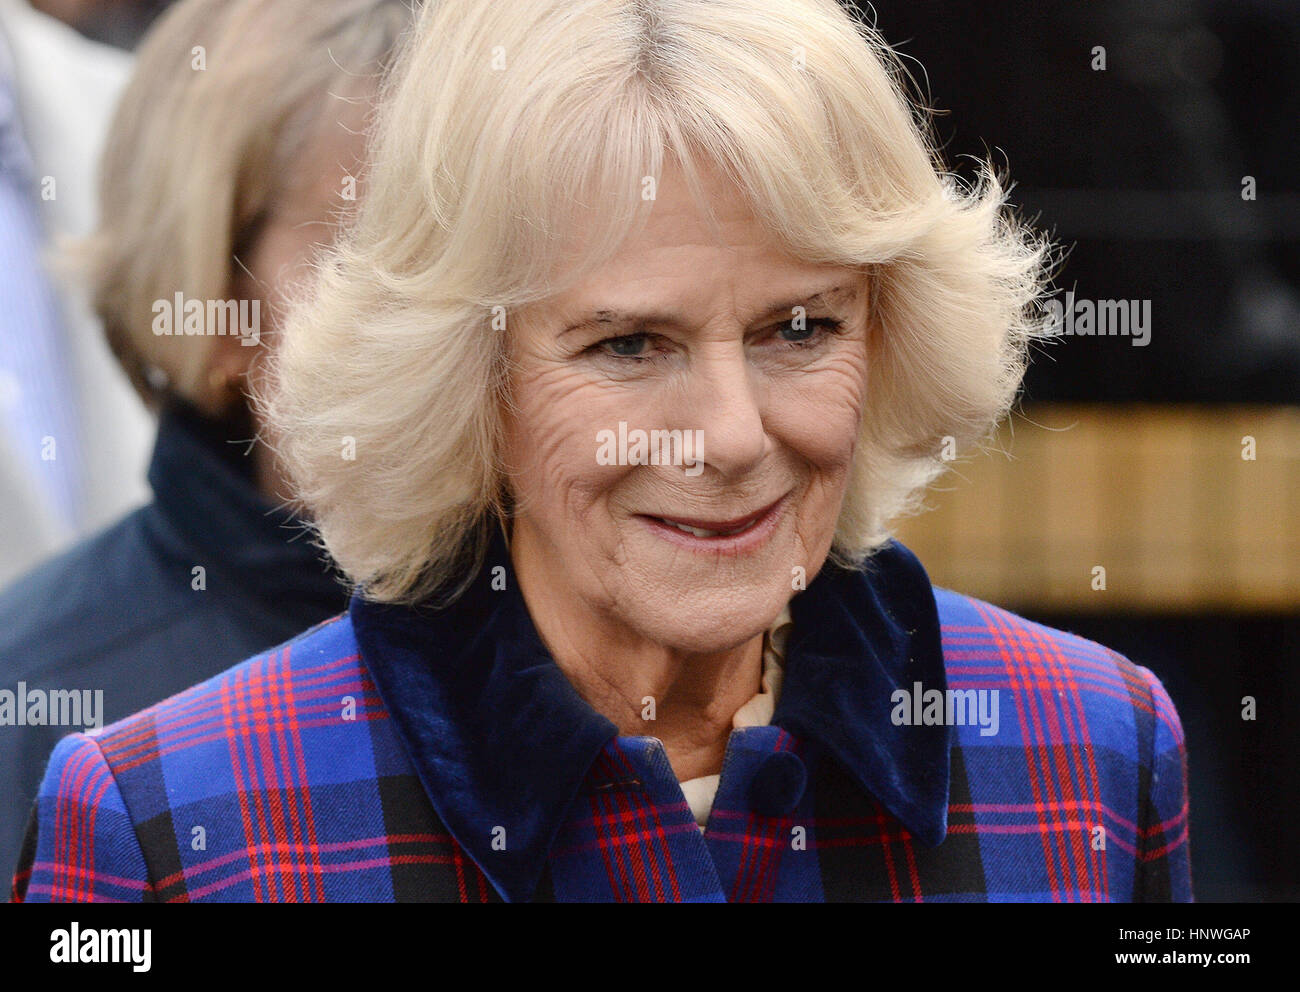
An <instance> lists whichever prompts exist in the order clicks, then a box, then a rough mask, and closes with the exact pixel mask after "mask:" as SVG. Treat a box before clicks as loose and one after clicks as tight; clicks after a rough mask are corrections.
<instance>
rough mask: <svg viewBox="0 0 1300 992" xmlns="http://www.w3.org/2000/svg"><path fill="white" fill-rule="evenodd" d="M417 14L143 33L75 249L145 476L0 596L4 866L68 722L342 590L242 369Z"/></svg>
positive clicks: (341, 1) (355, 13) (328, 218)
mask: <svg viewBox="0 0 1300 992" xmlns="http://www.w3.org/2000/svg"><path fill="white" fill-rule="evenodd" d="M410 22H411V13H410V9H409V7H408V6H407V5H406V4H405V3H403V2H401V0H271V2H269V3H268V2H266V0H184V2H182V3H180V4H178V5H177V6H176V7H174V8H173V9H172V10H171V11H169V12H168V14H167V15H166V16H164V17H163V18H162V20H161V21H160V22H159V24H158V26H157V28H156V29H155V30H154V31H153V33H152V34H151V35H150V37H149V38H148V40H147V41H146V42H145V43H144V45H143V46H142V47H141V49H140V53H139V58H138V61H137V64H136V68H135V73H134V75H133V77H132V80H131V83H130V85H129V87H128V88H127V90H126V91H125V93H124V96H123V98H122V102H121V104H120V105H119V108H118V111H117V115H116V119H115V121H114V125H113V128H112V132H111V134H110V137H109V140H108V144H107V148H106V152H105V160H104V162H103V167H102V169H101V180H102V188H101V195H100V223H99V228H98V230H97V231H96V232H95V235H94V236H93V238H92V239H91V240H90V241H89V243H88V244H87V245H86V246H85V251H84V252H83V253H82V255H83V256H84V262H85V268H86V270H87V275H88V277H89V279H88V281H89V283H90V289H91V295H92V297H93V299H94V301H95V304H96V308H97V310H98V311H99V314H100V316H101V317H102V319H103V321H104V325H105V328H106V330H107V332H108V336H109V339H110V340H111V342H112V345H113V349H114V351H115V353H116V354H117V356H118V358H119V359H120V360H121V362H122V363H123V365H124V366H125V368H126V369H127V371H128V372H129V373H130V375H131V378H132V380H133V381H134V382H135V384H136V386H137V388H138V389H139V390H140V392H141V394H142V396H143V397H144V398H145V400H146V402H148V403H149V404H150V405H151V406H152V407H153V408H155V409H156V410H157V411H158V413H159V427H158V439H157V443H156V446H155V449H154V454H153V460H152V463H151V465H150V469H149V482H150V484H151V485H152V487H153V492H154V498H153V501H152V502H151V503H149V504H148V505H147V506H145V507H142V508H141V509H140V510H138V511H136V512H134V513H132V514H130V515H129V516H127V517H126V518H125V519H123V520H121V521H120V522H118V523H117V524H115V525H113V526H112V527H110V528H108V529H107V530H105V531H103V532H102V533H100V534H97V535H95V536H94V537H92V538H91V539H89V540H88V541H86V542H85V543H83V544H81V545H79V546H78V547H76V548H74V549H72V550H71V551H70V552H68V553H67V554H64V555H62V556H60V557H58V558H56V559H54V560H53V561H51V562H49V563H47V564H45V565H44V566H42V567H41V568H39V569H37V570H36V571H35V572H33V573H32V574H30V575H28V576H26V577H24V578H23V579H21V580H19V581H18V582H17V583H16V584H15V585H13V586H11V587H10V588H9V589H8V590H7V591H6V592H5V594H4V595H3V596H0V688H2V689H4V690H8V693H9V697H10V699H11V701H12V704H13V707H14V709H15V710H20V711H22V714H23V715H22V716H21V717H18V716H17V714H16V713H10V714H8V716H9V718H8V719H6V718H5V716H6V715H5V714H4V712H3V710H4V705H5V700H4V698H3V697H2V696H0V864H2V865H3V866H4V870H5V871H6V872H9V871H12V869H13V867H14V865H15V864H16V863H17V862H18V857H19V849H20V846H21V843H22V839H23V832H24V828H25V825H26V823H27V818H28V813H29V812H30V810H31V807H32V803H33V801H34V799H35V798H36V791H37V788H38V787H39V785H40V782H41V775H42V773H43V771H44V769H45V763H46V760H47V759H48V757H49V754H50V750H51V749H52V748H53V747H54V745H55V744H56V743H57V742H58V739H59V737H60V736H61V734H64V733H67V732H68V730H69V729H81V728H82V727H83V726H86V727H92V728H93V727H96V726H99V727H102V726H103V724H104V723H105V722H108V721H112V720H118V719H121V718H122V717H125V716H129V715H130V714H131V713H134V712H136V711H137V710H140V709H143V708H144V707H146V706H148V705H150V704H152V703H155V702H157V701H158V700H160V699H164V698H165V697H167V696H170V695H172V694H174V693H176V692H179V691H181V690H182V689H184V688H186V687H187V686H191V685H193V684H194V683H195V682H199V681H201V680H203V679H206V678H209V677H211V676H212V675H215V674H216V673H218V672H220V671H222V670H223V669H225V668H228V667H229V666H230V665H232V664H234V663H235V662H237V661H241V660H242V659H244V658H247V657H248V656H249V655H251V654H254V653H256V652H258V651H263V650H265V649H267V648H269V647H272V646H274V645H275V644H278V643H280V642H281V641H283V640H284V639H285V638H287V637H291V636H293V635H294V634H295V633H297V632H298V631H300V630H302V629H303V628H304V627H307V626H310V625H311V624H313V623H318V622H320V621H321V620H324V619H326V618H328V617H330V616H332V615H334V614H336V613H338V611H339V610H340V609H342V608H343V607H344V606H345V605H346V603H347V595H346V591H345V590H344V589H343V587H342V586H341V585H340V584H339V582H338V581H337V579H336V578H335V577H334V576H332V575H331V574H330V569H329V565H328V564H327V563H325V562H323V561H322V557H321V555H320V554H319V552H318V551H317V550H316V549H315V548H313V547H312V546H311V543H310V542H309V541H306V540H302V537H303V535H302V533H301V530H302V527H301V525H300V524H295V523H294V521H293V518H292V514H291V513H290V512H289V510H288V508H287V507H282V504H283V503H284V494H285V493H286V492H287V491H288V487H287V486H286V485H285V484H284V483H283V482H282V481H281V479H280V478H279V473H278V470H277V467H276V465H275V461H274V458H273V457H271V455H270V452H269V449H268V448H267V446H266V445H261V444H258V445H252V444H250V443H249V442H250V439H252V438H254V437H256V436H257V435H258V434H259V433H260V432H261V430H262V424H261V418H260V417H259V416H258V415H257V414H256V412H255V411H253V410H252V409H251V407H250V404H249V402H248V400H247V393H248V389H247V386H246V380H247V379H248V377H249V375H250V374H251V373H253V372H254V371H255V370H256V368H257V367H258V366H259V365H260V362H261V360H262V357H263V356H264V355H265V354H267V353H268V351H269V350H270V348H271V346H272V345H273V344H274V342H275V340H276V338H277V324H278V322H279V320H278V319H279V314H280V312H281V303H282V298H283V297H284V295H285V294H286V293H287V292H288V291H289V289H290V287H291V285H292V283H293V282H294V281H295V280H297V279H298V278H299V276H301V275H302V274H303V273H304V272H305V271H306V270H305V269H304V267H303V265H302V262H303V260H305V259H306V258H307V256H309V255H310V253H311V252H312V251H314V250H316V249H317V248H318V247H319V246H321V245H323V244H327V243H328V242H329V241H331V240H332V238H333V235H334V232H335V230H336V228H337V226H338V225H337V222H338V218H339V215H340V214H341V213H342V212H343V211H344V210H346V209H348V208H350V207H352V206H353V205H354V202H355V200H354V195H355V192H356V179H357V176H358V175H359V166H360V164H361V161H362V157H363V153H364V139H363V137H362V132H363V131H364V129H365V125H366V121H367V116H368V114H370V113H372V112H373V104H374V95H375V91H376V88H377V85H378V81H379V76H380V74H381V73H382V71H383V70H384V68H385V66H386V65H387V64H388V62H389V58H388V56H389V53H390V52H391V51H392V50H393V48H394V46H395V44H396V41H397V38H398V36H399V34H400V32H401V31H402V30H403V29H405V28H406V27H407V26H409V24H410ZM228 304H233V305H228ZM222 332H224V333H222ZM54 693H64V694H66V693H72V694H73V696H71V697H69V696H67V695H64V696H61V697H55V696H54V695H53V694H54ZM56 698H61V699H68V698H73V699H76V700H77V701H78V705H77V707H76V710H75V711H69V714H68V715H70V716H71V717H72V720H71V721H68V722H72V724H73V726H72V727H69V725H68V722H65V721H64V720H63V719H62V718H61V716H62V714H60V715H58V716H56V714H55V712H54V709H55V707H54V705H53V703H51V704H50V705H48V706H47V705H44V702H43V701H45V700H54V699H56ZM33 701H42V703H41V705H42V707H43V712H42V713H40V714H39V715H38V714H36V713H29V712H28V710H29V709H30V708H31V706H32V705H34V703H33ZM86 703H89V705H88V706H87V705H84V704H86ZM29 717H35V719H31V718H29Z"/></svg>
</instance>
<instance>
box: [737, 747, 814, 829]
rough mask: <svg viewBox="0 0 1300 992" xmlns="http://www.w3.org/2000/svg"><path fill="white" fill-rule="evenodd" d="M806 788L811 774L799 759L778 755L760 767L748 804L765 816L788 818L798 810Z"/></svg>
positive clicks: (751, 788)
mask: <svg viewBox="0 0 1300 992" xmlns="http://www.w3.org/2000/svg"><path fill="white" fill-rule="evenodd" d="M807 785H808V772H807V771H806V770H805V769H804V765H803V762H802V761H800V760H799V756H798V755H797V754H794V753H793V752H791V751H777V752H776V753H775V754H769V755H768V756H767V757H766V758H764V759H763V763H762V764H761V765H759V766H758V771H757V772H756V773H755V774H754V779H753V781H752V782H750V784H749V801H750V803H751V804H752V805H753V807H754V811H755V812H757V813H760V814H761V815H763V816H787V815H789V814H790V813H793V812H794V811H795V809H796V807H798V805H799V800H800V799H802V798H803V791H804V789H805V788H806V787H807Z"/></svg>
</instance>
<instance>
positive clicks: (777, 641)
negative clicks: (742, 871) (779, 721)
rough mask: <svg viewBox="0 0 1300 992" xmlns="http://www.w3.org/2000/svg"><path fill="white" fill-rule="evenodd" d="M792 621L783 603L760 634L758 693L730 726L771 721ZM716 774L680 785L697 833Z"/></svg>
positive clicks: (710, 805)
mask: <svg viewBox="0 0 1300 992" xmlns="http://www.w3.org/2000/svg"><path fill="white" fill-rule="evenodd" d="M793 626H794V621H793V620H792V619H791V617H790V607H789V605H788V604H787V605H786V607H785V608H784V609H783V610H782V611H781V615H780V616H778V617H777V618H776V622H775V623H773V624H772V626H771V627H770V628H769V629H768V631H767V633H766V634H764V635H763V675H762V677H761V678H760V680H759V690H758V692H756V693H755V694H754V695H753V696H752V697H751V698H750V700H749V702H747V703H745V705H743V706H742V707H740V709H738V710H736V715H735V716H733V717H732V718H731V726H732V727H734V728H736V729H739V728H741V727H762V726H764V725H766V724H768V723H771V722H772V713H773V711H775V709H776V700H777V697H778V696H779V695H780V694H781V676H782V674H783V671H782V665H783V664H784V663H785V642H786V638H788V637H789V636H790V628H791V627H793ZM721 777H722V776H720V775H701V776H700V777H699V778H691V779H687V780H686V781H685V782H682V783H681V787H682V792H683V794H685V796H686V802H687V803H688V804H689V805H690V807H691V813H692V814H693V815H694V816H695V822H696V824H697V825H698V826H699V828H700V830H701V831H703V830H704V825H705V824H706V823H708V822H709V812H710V811H711V810H712V809H713V797H714V796H716V795H717V793H718V782H719V780H720V779H721Z"/></svg>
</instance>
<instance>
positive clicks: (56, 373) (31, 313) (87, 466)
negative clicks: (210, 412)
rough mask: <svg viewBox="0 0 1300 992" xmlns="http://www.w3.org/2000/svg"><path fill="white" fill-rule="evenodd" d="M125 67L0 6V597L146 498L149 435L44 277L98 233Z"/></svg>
mask: <svg viewBox="0 0 1300 992" xmlns="http://www.w3.org/2000/svg"><path fill="white" fill-rule="evenodd" d="M131 63H132V59H131V56H130V55H129V54H127V53H126V52H121V51H117V50H116V49H112V48H109V47H107V46H104V45H100V44H96V43H95V42H93V41H89V40H87V39H86V38H83V37H82V36H81V35H79V34H78V33H77V32H76V31H74V30H72V28H70V27H68V26H67V25H66V24H61V23H59V22H58V21H57V20H55V19H54V18H52V17H48V16H46V15H45V14H43V13H40V12H39V11H37V10H34V9H33V8H32V7H31V6H29V5H28V3H27V2H26V0H0V231H3V236H2V237H0V335H2V336H3V340H4V342H5V347H4V349H3V350H2V351H0V518H2V519H3V521H4V526H3V528H0V587H3V586H4V585H6V584H7V583H9V582H10V581H12V580H13V579H15V578H16V577H17V576H19V575H21V574H22V573H23V572H26V571H27V570H28V569H30V568H32V567H33V566H34V565H36V564H37V563H38V562H39V561H41V560H42V559H44V558H47V557H49V556H50V555H53V554H56V553H58V552H60V551H63V550H66V549H67V548H68V547H69V546H70V545H71V544H73V543H74V542H75V541H76V540H78V539H79V538H83V537H86V536H87V535H89V534H92V533H94V532H95V531H97V530H99V529H100V528H102V527H104V526H106V525H107V524H109V523H111V522H113V521H115V520H117V519H118V518H120V517H121V516H122V514H124V513H126V512H127V511H129V510H131V509H134V508H135V507H138V506H139V505H140V504H142V503H143V502H145V501H146V500H147V499H148V496H149V491H148V488H147V486H146V485H145V480H144V471H145V466H146V465H147V463H148V459H149V443H150V439H151V438H152V437H153V435H154V433H155V431H156V430H157V425H156V424H155V423H154V421H153V418H152V417H151V416H150V415H149V413H148V411H147V410H146V409H145V407H144V405H143V404H142V403H141V402H140V398H139V397H138V396H137V395H136V394H135V392H134V391H133V390H132V389H131V386H130V383H128V382H127V379H126V376H125V375H123V373H122V370H121V368H119V367H118V365H117V363H116V362H114V361H113V357H112V355H111V354H110V352H109V349H108V345H107V343H106V342H105V340H104V335H103V332H102V330H101V328H100V324H99V321H98V320H97V319H96V317H95V315H94V314H93V313H92V312H91V310H90V307H89V306H88V304H87V301H86V300H85V298H84V293H81V292H77V291H76V290H75V288H74V287H72V286H69V285H67V284H60V283H59V281H58V280H57V279H56V278H55V275H54V273H52V272H50V271H49V267H48V266H47V264H46V263H47V260H48V255H49V253H50V251H51V249H52V248H53V247H54V246H56V245H57V243H58V242H59V240H60V239H63V238H67V237H82V236H84V235H86V234H87V233H89V232H90V231H91V230H92V229H93V228H94V226H95V215H96V212H97V204H96V196H95V170H96V168H97V166H98V162H99V158H100V153H101V151H102V149H103V145H104V138H105V135H106V133H107V130H108V124H109V119H110V117H111V115H112V113H113V106H114V104H115V103H116V101H117V98H118V96H119V94H120V93H121V92H122V88H123V87H124V86H125V85H126V81H127V77H128V76H129V74H130V71H131Z"/></svg>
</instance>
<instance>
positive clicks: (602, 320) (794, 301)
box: [560, 285, 857, 337]
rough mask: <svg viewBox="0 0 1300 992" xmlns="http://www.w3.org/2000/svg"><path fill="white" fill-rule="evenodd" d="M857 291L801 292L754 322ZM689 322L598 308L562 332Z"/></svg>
mask: <svg viewBox="0 0 1300 992" xmlns="http://www.w3.org/2000/svg"><path fill="white" fill-rule="evenodd" d="M856 290H857V287H856V286H854V285H842V286H832V287H830V288H828V289H823V290H819V291H817V292H814V293H812V294H809V295H801V296H797V297H792V298H789V299H787V300H785V301H783V302H780V303H776V304H773V305H771V306H769V307H768V308H767V309H766V310H764V311H763V312H762V313H760V314H759V315H758V316H756V317H755V318H754V321H755V322H757V321H761V320H769V319H771V318H772V317H776V316H788V315H790V314H792V313H793V312H794V309H795V307H803V308H804V309H805V310H811V309H813V308H814V307H819V306H825V305H826V304H828V303H831V302H833V301H835V300H838V299H840V298H841V297H843V296H846V295H848V294H850V293H853V292H855V291H856ZM686 323H687V321H686V319H685V318H684V316H683V314H682V313H680V312H674V311H669V310H646V311H641V312H638V311H631V310H611V309H600V310H594V311H592V312H591V313H589V314H588V315H587V316H585V317H582V318H580V319H579V320H576V321H574V322H573V323H571V324H568V325H567V326H566V327H565V328H564V330H562V331H561V332H560V336H561V337H563V336H564V335H565V334H568V333H569V332H570V331H577V330H584V329H590V328H593V327H599V328H600V329H601V331H602V332H606V333H610V334H636V333H639V332H640V331H643V330H645V329H646V328H649V327H681V326H683V325H684V324H686Z"/></svg>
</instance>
